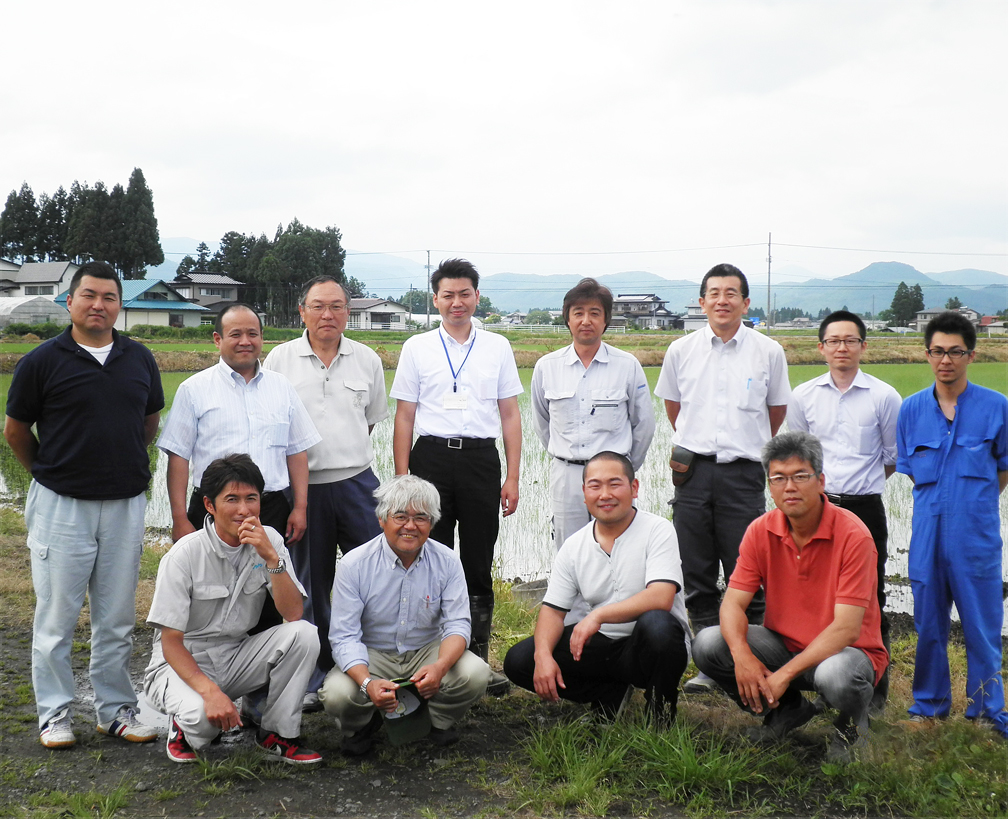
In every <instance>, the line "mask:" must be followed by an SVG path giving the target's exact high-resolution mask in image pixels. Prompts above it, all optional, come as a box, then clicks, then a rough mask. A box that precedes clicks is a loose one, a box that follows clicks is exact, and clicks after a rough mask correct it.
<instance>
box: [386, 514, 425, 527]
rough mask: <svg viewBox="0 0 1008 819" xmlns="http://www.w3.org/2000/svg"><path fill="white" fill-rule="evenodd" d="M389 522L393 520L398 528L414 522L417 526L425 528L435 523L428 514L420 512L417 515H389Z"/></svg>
mask: <svg viewBox="0 0 1008 819" xmlns="http://www.w3.org/2000/svg"><path fill="white" fill-rule="evenodd" d="M400 518H401V520H400ZM389 520H391V521H392V522H393V523H394V524H395V525H396V526H405V525H406V524H407V523H409V522H410V521H413V523H414V524H415V525H416V526H424V525H426V524H428V523H429V524H431V525H433V523H434V521H433V519H432V518H431V516H430V515H428V514H427V513H426V512H418V513H417V514H415V515H411V514H409V513H407V512H396V513H395V514H394V515H389Z"/></svg>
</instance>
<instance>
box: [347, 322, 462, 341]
mask: <svg viewBox="0 0 1008 819" xmlns="http://www.w3.org/2000/svg"><path fill="white" fill-rule="evenodd" d="M437 331H438V332H439V333H440V334H441V339H442V341H444V342H445V344H454V345H455V346H456V347H468V346H469V345H470V344H472V343H473V339H474V338H476V325H475V324H473V323H472V319H470V320H469V338H467V339H466V340H465V341H464V342H463V343H462V344H459V343H458V342H457V341H456V340H455V339H453V338H452V337H451V336H450V335H448V333H447V332H445V329H444V322H442V323H441V324H440V325H438V328H437ZM340 346H342V345H340Z"/></svg>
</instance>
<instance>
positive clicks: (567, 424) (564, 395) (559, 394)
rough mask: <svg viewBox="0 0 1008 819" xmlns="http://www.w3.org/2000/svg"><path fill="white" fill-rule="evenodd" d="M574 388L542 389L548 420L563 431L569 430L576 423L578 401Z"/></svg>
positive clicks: (574, 426) (575, 425)
mask: <svg viewBox="0 0 1008 819" xmlns="http://www.w3.org/2000/svg"><path fill="white" fill-rule="evenodd" d="M576 392H577V391H576V390H575V389H574V388H571V389H569V390H556V389H550V390H543V397H544V398H545V399H546V401H547V403H548V404H549V414H550V421H551V422H552V423H553V424H555V425H556V428H557V429H559V430H561V431H563V432H571V431H573V430H574V429H575V428H576V427H577V423H578V407H577V405H578V401H577V397H576Z"/></svg>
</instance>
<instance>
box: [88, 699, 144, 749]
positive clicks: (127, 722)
mask: <svg viewBox="0 0 1008 819" xmlns="http://www.w3.org/2000/svg"><path fill="white" fill-rule="evenodd" d="M98 733H100V734H107V735H108V736H110V737H119V739H125V740H126V741H127V742H151V741H152V740H155V739H157V728H153V727H151V726H150V725H144V724H143V723H142V722H140V719H139V718H138V717H137V713H136V711H134V710H133V708H132V707H130V706H129V705H124V706H123V707H122V708H120V709H119V710H118V711H116V715H115V719H113V720H110V721H109V722H99V723H98Z"/></svg>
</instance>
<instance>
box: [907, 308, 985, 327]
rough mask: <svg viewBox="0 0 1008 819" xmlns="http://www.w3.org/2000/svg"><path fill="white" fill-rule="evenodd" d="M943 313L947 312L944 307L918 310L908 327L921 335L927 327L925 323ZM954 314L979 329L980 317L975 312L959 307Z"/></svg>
mask: <svg viewBox="0 0 1008 819" xmlns="http://www.w3.org/2000/svg"><path fill="white" fill-rule="evenodd" d="M945 312H947V310H946V308H944V307H932V308H930V309H929V310H920V311H919V312H918V313H917V315H916V317H915V318H914V320H913V322H912V323H911V325H910V326H911V327H913V328H914V329H915V330H916V331H917V332H918V333H923V332H924V328H925V327H926V326H927V323H928V322H929V321H931V319H933V318H934V317H935V316H937V315H939V314H940V313H945ZM955 312H957V313H960V314H962V315H964V316H966V318H968V319H969V320H970V321H971V322H972V323H973V326H974V327H977V328H979V327H980V318H981V317H980V314H979V313H978V312H977V311H976V310H973V309H972V308H970V307H960V308H959V309H958V310H956V311H955Z"/></svg>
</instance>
